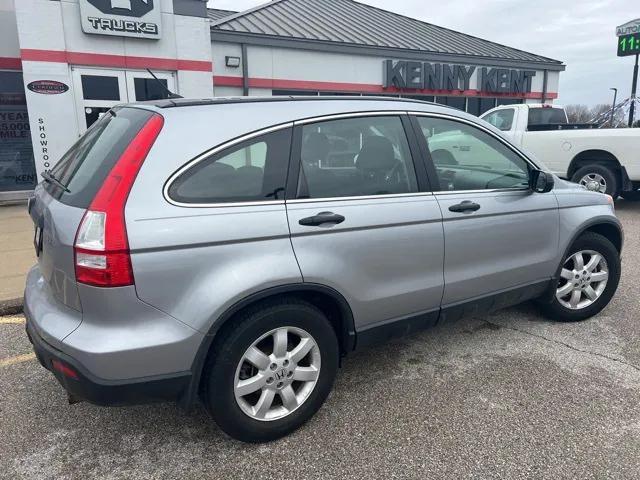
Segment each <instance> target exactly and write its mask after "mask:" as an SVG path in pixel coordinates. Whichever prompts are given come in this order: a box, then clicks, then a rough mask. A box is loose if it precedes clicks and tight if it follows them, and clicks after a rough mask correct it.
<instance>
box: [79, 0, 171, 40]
mask: <svg viewBox="0 0 640 480" xmlns="http://www.w3.org/2000/svg"><path fill="white" fill-rule="evenodd" d="M79 1H80V16H81V17H82V31H83V32H85V33H93V34H97V35H116V36H119V37H136V38H153V39H158V38H160V36H161V28H160V24H161V20H162V15H161V14H160V0H79Z"/></svg>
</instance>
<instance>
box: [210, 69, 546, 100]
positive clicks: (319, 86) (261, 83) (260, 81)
mask: <svg viewBox="0 0 640 480" xmlns="http://www.w3.org/2000/svg"><path fill="white" fill-rule="evenodd" d="M213 82H214V84H215V85H217V86H221V87H242V85H243V82H242V77H229V76H222V75H215V76H214V77H213ZM249 87H251V88H269V89H282V90H319V91H333V92H353V93H403V94H405V95H412V94H414V95H442V96H445V95H446V96H465V97H509V98H528V99H541V98H542V92H529V93H519V94H518V93H515V94H514V93H492V92H481V91H479V90H416V89H403V90H400V89H398V88H395V87H389V88H385V87H383V86H382V85H375V84H369V83H345V82H317V81H310V80H286V79H277V78H274V79H271V78H249ZM546 98H547V99H549V100H551V99H554V98H558V94H557V93H553V92H547V94H546Z"/></svg>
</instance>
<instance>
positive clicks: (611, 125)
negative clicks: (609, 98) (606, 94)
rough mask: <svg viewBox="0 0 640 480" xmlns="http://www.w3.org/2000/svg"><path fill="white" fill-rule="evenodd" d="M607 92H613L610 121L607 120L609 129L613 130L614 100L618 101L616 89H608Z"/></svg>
mask: <svg viewBox="0 0 640 480" xmlns="http://www.w3.org/2000/svg"><path fill="white" fill-rule="evenodd" d="M609 90H613V106H612V107H611V120H609V127H610V128H613V114H614V112H615V110H616V100H617V99H618V89H617V88H610V89H609Z"/></svg>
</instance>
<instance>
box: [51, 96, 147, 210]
mask: <svg viewBox="0 0 640 480" xmlns="http://www.w3.org/2000/svg"><path fill="white" fill-rule="evenodd" d="M151 115H153V113H152V112H150V111H148V110H142V109H138V108H116V109H114V110H111V111H110V112H108V113H106V114H104V115H103V116H102V118H100V120H98V121H97V122H96V123H95V124H93V125H92V126H91V128H90V129H89V130H87V132H86V133H85V134H84V135H83V136H82V137H80V139H79V140H78V141H77V142H76V143H75V144H74V145H73V146H72V147H71V148H70V149H69V151H67V153H66V154H65V155H64V156H63V157H62V159H61V160H60V161H59V162H58V163H57V164H56V165H55V166H54V167H53V169H52V170H51V174H52V175H53V177H55V180H56V181H45V182H44V188H45V189H46V190H47V191H48V192H49V193H50V194H51V195H52V196H53V197H55V198H57V199H58V200H60V201H61V202H63V203H65V204H67V205H71V206H74V207H80V208H88V207H89V204H90V203H91V201H92V200H93V198H94V196H95V194H96V192H97V191H98V189H99V188H100V186H101V185H102V182H103V181H104V179H105V178H106V176H107V174H108V173H109V172H110V171H111V169H112V168H113V166H114V165H115V163H116V161H117V160H118V158H120V156H121V155H122V153H123V152H124V150H125V149H126V148H127V146H128V145H129V143H130V142H131V141H132V140H133V138H134V137H135V136H136V135H137V133H138V132H139V131H140V129H141V128H142V127H143V126H144V124H145V123H146V122H147V120H149V118H150V117H151ZM65 187H66V188H65Z"/></svg>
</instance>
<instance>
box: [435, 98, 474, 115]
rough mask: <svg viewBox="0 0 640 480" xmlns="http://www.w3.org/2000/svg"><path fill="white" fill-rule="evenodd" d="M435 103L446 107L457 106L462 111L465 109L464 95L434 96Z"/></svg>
mask: <svg viewBox="0 0 640 480" xmlns="http://www.w3.org/2000/svg"><path fill="white" fill-rule="evenodd" d="M436 103H440V104H442V105H447V106H448V107H452V108H457V109H458V110H462V111H463V112H464V111H466V109H467V98H466V97H436Z"/></svg>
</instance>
